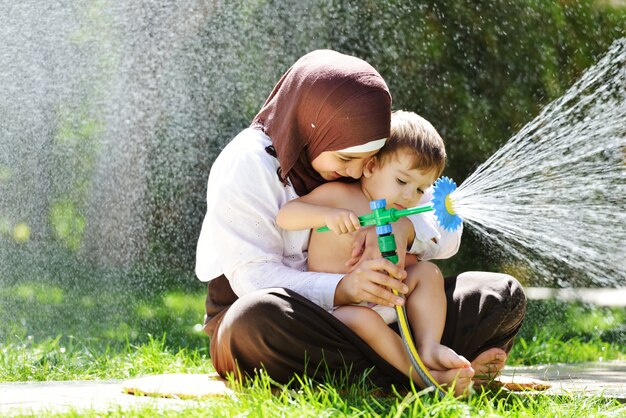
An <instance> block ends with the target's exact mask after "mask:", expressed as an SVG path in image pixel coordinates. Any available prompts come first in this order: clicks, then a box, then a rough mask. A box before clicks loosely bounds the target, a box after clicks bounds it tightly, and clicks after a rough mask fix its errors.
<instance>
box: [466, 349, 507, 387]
mask: <svg viewBox="0 0 626 418" xmlns="http://www.w3.org/2000/svg"><path fill="white" fill-rule="evenodd" d="M506 358H507V354H506V352H505V351H504V350H502V349H501V348H497V347H494V348H490V349H488V350H486V351H483V352H482V353H480V354H479V355H478V357H476V358H475V359H474V360H473V361H472V368H473V369H474V371H475V372H476V373H475V375H474V383H476V384H478V385H483V384H485V383H488V382H490V381H491V380H493V379H494V378H495V377H497V376H498V375H499V374H500V372H501V371H502V369H503V368H504V364H505V363H506Z"/></svg>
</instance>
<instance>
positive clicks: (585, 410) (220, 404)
mask: <svg viewBox="0 0 626 418" xmlns="http://www.w3.org/2000/svg"><path fill="white" fill-rule="evenodd" d="M154 288H156V289H157V290H154V289H153V288H151V289H152V290H151V291H149V292H148V291H143V292H142V291H139V290H133V291H129V290H128V289H127V288H124V287H120V286H115V285H110V284H109V283H105V284H98V283H95V282H92V283H89V286H64V285H63V284H59V283H57V284H49V285H46V286H43V285H42V284H40V283H38V282H22V283H19V284H17V283H16V284H13V285H7V286H4V287H2V288H0V317H2V318H3V319H6V318H8V319H9V320H3V321H1V322H0V341H1V342H0V381H2V382H23V381H49V380H92V379H127V378H132V377H136V376H142V375H147V374H157V373H209V372H211V371H213V368H212V366H211V363H210V359H209V354H208V339H207V338H206V337H205V335H204V334H203V332H202V331H201V327H200V326H199V324H200V322H201V320H202V315H203V302H204V289H203V288H202V287H201V286H198V287H197V288H193V289H179V290H167V291H158V288H159V287H158V286H154ZM624 324H626V311H625V310H624V309H623V308H599V307H593V306H589V305H583V304H579V303H563V302H556V301H541V302H539V301H531V302H530V303H529V309H528V314H527V318H526V321H525V323H524V326H523V328H522V330H521V332H520V334H519V337H518V339H517V341H516V343H515V345H514V348H513V351H512V352H511V355H510V359H509V364H511V365H530V364H546V363H556V362H568V363H571V362H583V361H601V360H611V359H625V358H626V335H625V332H624ZM624 414H626V409H625V407H624V405H622V404H619V403H618V402H617V401H614V400H610V399H605V398H602V397H584V396H559V397H554V396H550V397H548V396H543V395H537V396H520V395H511V394H504V393H500V394H498V393H492V392H485V393H476V394H475V395H473V396H472V397H471V398H470V399H468V400H465V401H458V400H456V399H454V398H452V397H446V398H444V399H442V400H436V399H433V398H432V397H430V396H429V395H425V394H421V393H419V392H416V391H414V392H411V393H408V394H392V395H389V396H385V397H380V396H375V394H373V393H372V388H368V387H365V386H360V385H353V386H347V385H345V384H342V383H341V382H337V383H335V384H328V385H324V386H320V385H317V384H315V383H312V382H310V381H308V380H306V379H304V380H303V381H300V382H293V383H292V384H291V385H285V386H282V387H280V388H278V389H272V388H271V385H270V381H269V379H268V378H267V377H266V376H260V377H259V378H257V379H256V381H254V382H252V383H250V384H248V385H246V386H245V387H243V388H240V389H239V390H238V392H237V400H236V401H235V400H233V399H229V398H224V399H211V400H207V401H199V402H191V403H189V406H188V407H185V408H184V409H182V410H181V409H175V410H171V411H163V410H161V409H158V408H157V407H156V406H154V407H149V406H148V407H141V408H140V409H136V410H133V411H128V410H126V409H119V410H112V411H109V412H108V413H107V416H155V415H165V416H168V415H172V416H236V415H240V416H316V417H325V416H385V417H395V416H425V415H427V416H442V417H460V416H464V417H465V416H486V417H489V416H506V417H532V416H544V417H557V416H621V415H624ZM101 415H102V411H95V410H94V411H83V410H81V411H73V412H67V413H58V414H56V415H55V414H50V415H49V416H101Z"/></svg>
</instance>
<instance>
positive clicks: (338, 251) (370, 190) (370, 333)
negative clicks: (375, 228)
mask: <svg viewBox="0 0 626 418" xmlns="http://www.w3.org/2000/svg"><path fill="white" fill-rule="evenodd" d="M445 158H446V152H445V147H444V144H443V140H442V139H441V137H440V136H439V134H438V133H437V131H436V130H435V128H433V126H432V125H431V124H430V123H429V122H428V121H426V120H425V119H423V118H422V117H420V116H418V115H417V114H415V113H412V112H405V111H397V112H394V113H393V114H392V117H391V136H390V138H389V140H388V141H387V143H386V144H385V146H384V147H383V148H382V149H381V150H380V151H379V152H378V154H376V155H375V156H374V157H372V158H371V159H370V160H369V161H368V162H367V163H366V165H365V166H364V169H363V176H362V177H361V179H360V181H358V182H355V183H341V182H329V183H325V184H323V185H321V186H319V187H317V188H316V189H315V190H313V191H312V192H311V193H309V194H308V195H305V196H302V197H300V198H298V199H295V200H292V201H290V202H288V203H287V204H285V205H284V206H283V207H282V208H281V210H280V211H279V213H278V215H277V217H276V222H277V224H278V225H279V226H280V227H281V228H283V229H286V230H302V229H313V231H312V233H311V238H310V241H309V249H308V266H307V267H308V270H309V271H320V272H322V271H323V272H329V273H347V270H348V268H347V267H346V260H348V259H350V254H351V251H352V242H353V238H354V237H353V235H354V234H352V232H354V231H356V230H358V229H359V228H360V225H359V220H358V216H361V215H365V214H367V213H369V212H370V211H371V210H370V208H369V202H370V201H371V200H376V199H382V198H385V199H386V201H387V208H391V207H395V208H396V209H405V208H409V207H415V206H418V204H419V202H420V200H421V198H422V196H423V195H424V192H425V191H426V190H427V189H428V188H429V187H431V186H432V184H433V183H434V182H435V180H436V179H437V178H438V177H439V176H440V174H441V172H442V171H443V168H444V166H445ZM325 225H326V226H328V227H329V228H330V229H331V230H332V231H333V232H335V234H332V233H329V232H317V231H315V229H316V228H319V227H322V226H325ZM336 234H342V235H340V236H337V235H336ZM412 241H413V237H410V241H409V243H407V244H409V245H410V243H411V242H412ZM407 260H408V259H407ZM406 271H407V278H406V279H405V283H406V285H407V286H408V288H409V291H408V292H407V293H406V297H407V300H406V307H407V315H408V318H409V322H410V324H411V328H412V330H413V336H414V338H415V344H416V347H417V349H418V352H419V355H420V357H421V359H422V361H423V362H424V364H425V365H426V366H427V367H428V368H429V369H430V371H431V373H432V375H433V377H434V378H435V379H436V380H437V381H438V382H439V383H440V384H447V383H451V382H452V381H455V379H456V382H455V392H456V393H457V395H460V394H462V393H464V392H465V391H466V390H467V388H468V387H469V386H470V384H471V378H472V377H473V374H474V372H473V369H472V368H471V366H470V363H469V361H467V360H466V359H465V358H464V357H462V356H459V355H458V354H456V353H455V352H454V351H452V350H451V349H449V348H447V347H445V346H443V345H441V344H440V341H441V336H442V334H443V328H444V324H445V315H446V297H445V293H444V286H443V277H442V275H441V272H440V271H439V269H438V268H437V267H436V266H435V265H434V264H432V263H429V262H417V263H415V264H412V265H409V266H407V268H406ZM333 314H334V315H335V316H336V317H337V318H338V319H340V320H341V321H342V322H343V323H345V324H346V325H347V326H348V327H350V328H351V329H352V330H353V331H354V332H355V333H356V334H358V335H359V336H360V337H361V338H362V339H363V340H365V342H367V343H368V344H369V345H370V346H371V347H372V348H373V349H374V350H375V351H376V352H377V353H378V354H379V355H380V356H381V357H383V358H384V359H385V360H387V361H388V362H389V363H390V364H392V365H393V366H394V367H396V368H397V369H398V370H400V371H402V372H404V373H405V374H406V375H407V376H409V377H411V378H412V379H414V380H415V381H416V382H419V378H418V377H417V374H416V373H415V371H412V372H411V370H412V366H411V363H410V360H409V357H408V355H407V354H406V352H405V349H404V346H403V344H402V340H401V338H400V336H399V335H398V334H396V333H395V332H394V331H393V330H392V329H391V328H389V327H388V326H387V323H390V322H393V321H394V320H395V311H394V309H393V308H391V307H383V306H374V307H368V306H361V305H350V306H340V307H337V308H336V309H335V310H334V312H333Z"/></svg>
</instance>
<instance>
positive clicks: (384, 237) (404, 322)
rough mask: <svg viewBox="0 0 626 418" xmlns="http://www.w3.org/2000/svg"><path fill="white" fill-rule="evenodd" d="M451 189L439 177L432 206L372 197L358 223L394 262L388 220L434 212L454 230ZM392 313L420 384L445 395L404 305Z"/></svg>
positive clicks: (451, 185)
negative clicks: (372, 230)
mask: <svg viewBox="0 0 626 418" xmlns="http://www.w3.org/2000/svg"><path fill="white" fill-rule="evenodd" d="M454 190H456V183H455V182H454V181H453V180H451V179H450V178H448V177H441V178H439V179H438V180H437V181H436V182H435V184H434V193H433V200H432V205H424V206H418V207H415V208H409V209H402V210H398V209H395V208H391V209H386V206H387V202H386V201H385V199H379V200H373V201H371V202H370V209H372V213H370V214H367V215H364V216H360V217H359V221H360V224H361V226H369V225H376V234H377V235H378V248H379V249H380V253H381V254H382V256H383V257H385V258H386V259H387V260H389V261H391V262H392V263H397V262H398V254H397V252H396V240H395V237H394V236H393V234H392V227H391V223H392V222H396V221H397V220H398V219H400V218H401V217H404V216H409V215H415V214H419V213H424V212H430V211H434V212H435V217H436V218H437V221H438V222H439V224H440V225H441V226H442V227H443V228H445V229H447V230H449V231H454V230H455V229H457V228H458V227H459V226H460V225H461V223H462V220H461V218H460V217H459V216H458V215H457V214H456V212H455V211H454V207H453V203H452V199H451V197H450V194H451V193H452V192H453V191H454ZM328 230H329V229H328V227H323V228H319V229H318V231H320V232H322V231H328ZM393 293H394V294H395V295H396V296H398V292H397V291H395V290H393ZM396 315H397V316H398V325H399V328H400V335H401V337H402V342H403V344H404V348H405V350H406V352H407V353H408V355H409V359H410V360H411V364H412V365H413V367H414V368H415V371H416V372H417V374H418V376H419V377H420V379H421V380H422V382H423V383H424V387H432V388H434V390H435V392H436V394H437V396H438V397H440V398H441V397H443V396H444V394H445V391H444V389H443V388H442V387H441V385H439V384H438V383H437V381H436V380H435V379H434V378H433V376H432V375H431V374H430V372H429V371H428V369H427V368H426V366H425V365H424V363H423V362H422V360H421V359H420V356H419V354H418V353H417V349H416V348H415V344H414V343H413V336H412V335H411V330H410V328H409V321H408V318H407V316H406V307H405V306H404V305H403V306H398V305H396Z"/></svg>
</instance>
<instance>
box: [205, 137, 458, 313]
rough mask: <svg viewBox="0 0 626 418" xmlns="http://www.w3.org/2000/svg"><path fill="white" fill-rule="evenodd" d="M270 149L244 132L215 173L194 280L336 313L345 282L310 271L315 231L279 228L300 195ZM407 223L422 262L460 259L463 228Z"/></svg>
mask: <svg viewBox="0 0 626 418" xmlns="http://www.w3.org/2000/svg"><path fill="white" fill-rule="evenodd" d="M268 145H271V140H270V138H269V137H268V136H267V135H265V134H264V133H263V132H261V131H260V130H257V129H251V128H249V129H246V130H244V131H242V132H241V133H240V134H239V135H237V136H236V137H235V138H234V139H233V140H232V141H231V142H230V143H229V144H228V145H227V146H226V147H225V148H224V150H223V151H222V152H221V153H220V155H219V156H218V158H217V159H216V160H215V163H214V164H213V166H212V167H211V172H210V174H209V182H208V187H207V216H205V218H204V222H203V224H202V230H201V231H200V237H199V239H198V247H197V252H196V275H197V276H198V278H199V279H200V280H202V281H205V282H208V281H210V280H212V279H214V278H216V277H218V276H220V275H222V274H224V275H225V276H226V277H227V278H228V280H229V282H230V285H231V287H232V288H233V291H234V292H235V293H236V294H237V295H238V296H239V297H241V296H244V295H245V294H247V293H250V292H253V291H255V290H258V289H262V288H269V287H284V288H288V289H291V290H293V291H295V292H297V293H299V294H300V295H302V296H304V297H306V298H307V299H309V300H311V301H312V302H313V303H315V304H317V305H319V306H321V307H322V308H323V309H325V310H327V311H328V312H332V309H333V300H334V295H335V289H336V287H337V284H338V283H339V281H340V280H341V279H342V277H343V276H344V275H343V274H331V273H317V272H307V271H306V256H307V250H306V249H307V246H308V241H309V235H310V231H309V230H305V231H284V230H282V229H281V228H279V227H278V226H277V225H276V222H275V217H276V214H277V213H278V210H279V209H280V207H281V206H282V205H283V204H285V203H286V202H288V201H289V200H292V199H295V198H297V197H298V195H297V194H296V192H295V190H294V189H293V187H292V186H291V185H287V186H284V185H283V184H282V183H281V182H280V180H279V179H278V176H277V174H276V171H277V169H278V167H279V164H278V160H277V159H276V158H274V157H272V156H271V155H269V154H268V153H267V152H266V151H265V147H267V146H268ZM251 185H253V186H252V187H251ZM428 196H432V191H427V192H426V193H425V195H424V197H423V199H422V201H424V203H427V202H428V201H429V200H430V197H428ZM410 219H411V221H412V222H413V224H414V226H415V234H416V240H415V242H414V243H413V246H412V248H411V251H410V252H412V253H414V254H418V255H419V256H420V258H421V259H423V260H428V259H434V258H447V257H450V256H452V255H454V254H455V253H456V251H457V250H458V247H459V243H460V237H461V229H460V228H459V229H458V230H457V231H455V232H453V233H450V232H447V231H443V230H442V228H440V227H439V225H438V224H437V222H436V220H435V219H434V216H433V215H432V212H430V213H426V214H421V215H417V216H412V217H410ZM433 238H434V239H435V240H436V241H437V242H436V243H435V242H433V240H432V239H433Z"/></svg>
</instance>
